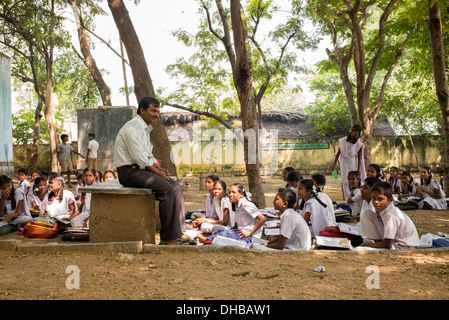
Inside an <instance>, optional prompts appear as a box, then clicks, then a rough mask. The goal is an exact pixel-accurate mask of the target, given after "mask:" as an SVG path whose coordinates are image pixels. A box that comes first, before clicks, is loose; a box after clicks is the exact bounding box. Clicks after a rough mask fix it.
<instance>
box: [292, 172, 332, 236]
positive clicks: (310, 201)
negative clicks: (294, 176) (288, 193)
mask: <svg viewBox="0 0 449 320" xmlns="http://www.w3.org/2000/svg"><path fill="white" fill-rule="evenodd" d="M314 189H315V186H314V184H313V180H310V179H304V180H302V181H301V182H300V183H299V185H298V197H299V198H300V199H301V200H302V201H301V205H300V207H299V210H300V211H299V213H300V214H301V216H302V217H303V218H304V220H305V221H306V222H307V224H308V225H309V228H310V233H311V234H312V237H316V236H318V235H319V234H320V231H321V230H324V228H326V227H328V226H331V225H334V223H333V221H332V218H331V217H330V215H329V211H328V210H327V208H326V205H325V204H324V203H323V202H322V201H321V200H320V199H319V198H317V197H316V193H315V190H314Z"/></svg>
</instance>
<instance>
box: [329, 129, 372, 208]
mask: <svg viewBox="0 0 449 320" xmlns="http://www.w3.org/2000/svg"><path fill="white" fill-rule="evenodd" d="M361 133H362V128H361V127H360V126H359V125H358V124H356V125H354V126H352V128H351V132H350V133H349V135H348V136H347V137H343V138H341V139H339V140H338V147H339V148H338V152H337V154H336V155H335V160H334V163H333V165H332V167H331V171H334V169H335V166H336V165H337V161H338V160H340V171H341V183H342V184H343V196H344V198H345V200H348V197H349V183H348V172H349V171H358V172H360V177H361V180H362V181H364V180H365V178H366V174H365V160H364V157H363V142H361V141H360V140H359V138H360V136H361Z"/></svg>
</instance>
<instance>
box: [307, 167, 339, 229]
mask: <svg viewBox="0 0 449 320" xmlns="http://www.w3.org/2000/svg"><path fill="white" fill-rule="evenodd" d="M312 181H313V183H314V184H315V189H316V194H317V196H318V197H319V198H320V200H321V201H323V203H325V204H326V208H327V210H328V211H329V214H330V216H331V218H332V221H333V222H335V212H334V203H333V202H332V199H331V198H330V197H329V196H328V195H327V194H326V193H325V192H324V191H323V190H324V187H325V186H326V177H325V176H324V175H322V174H320V173H317V174H314V175H313V176H312Z"/></svg>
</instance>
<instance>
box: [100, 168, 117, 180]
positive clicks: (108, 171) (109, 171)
mask: <svg viewBox="0 0 449 320" xmlns="http://www.w3.org/2000/svg"><path fill="white" fill-rule="evenodd" d="M106 173H112V175H113V176H114V178H115V179H116V178H117V176H116V174H115V172H114V171H112V170H106V171H105V172H104V173H103V177H104V176H105V175H106Z"/></svg>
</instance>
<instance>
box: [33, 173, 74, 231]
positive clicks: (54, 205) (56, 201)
mask: <svg viewBox="0 0 449 320" xmlns="http://www.w3.org/2000/svg"><path fill="white" fill-rule="evenodd" d="M64 186H65V182H64V178H63V177H62V176H61V175H55V176H52V177H51V178H50V180H49V182H48V191H49V192H48V193H47V194H46V195H45V198H44V200H43V201H42V205H41V214H40V216H41V217H44V218H55V219H58V220H59V221H61V222H64V223H66V224H67V223H68V222H67V221H66V220H65V219H67V218H68V217H69V216H71V215H72V214H73V213H74V212H75V210H76V201H75V196H74V195H73V193H72V192H71V191H69V190H65V189H64ZM63 229H65V228H60V229H59V230H60V231H63Z"/></svg>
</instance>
